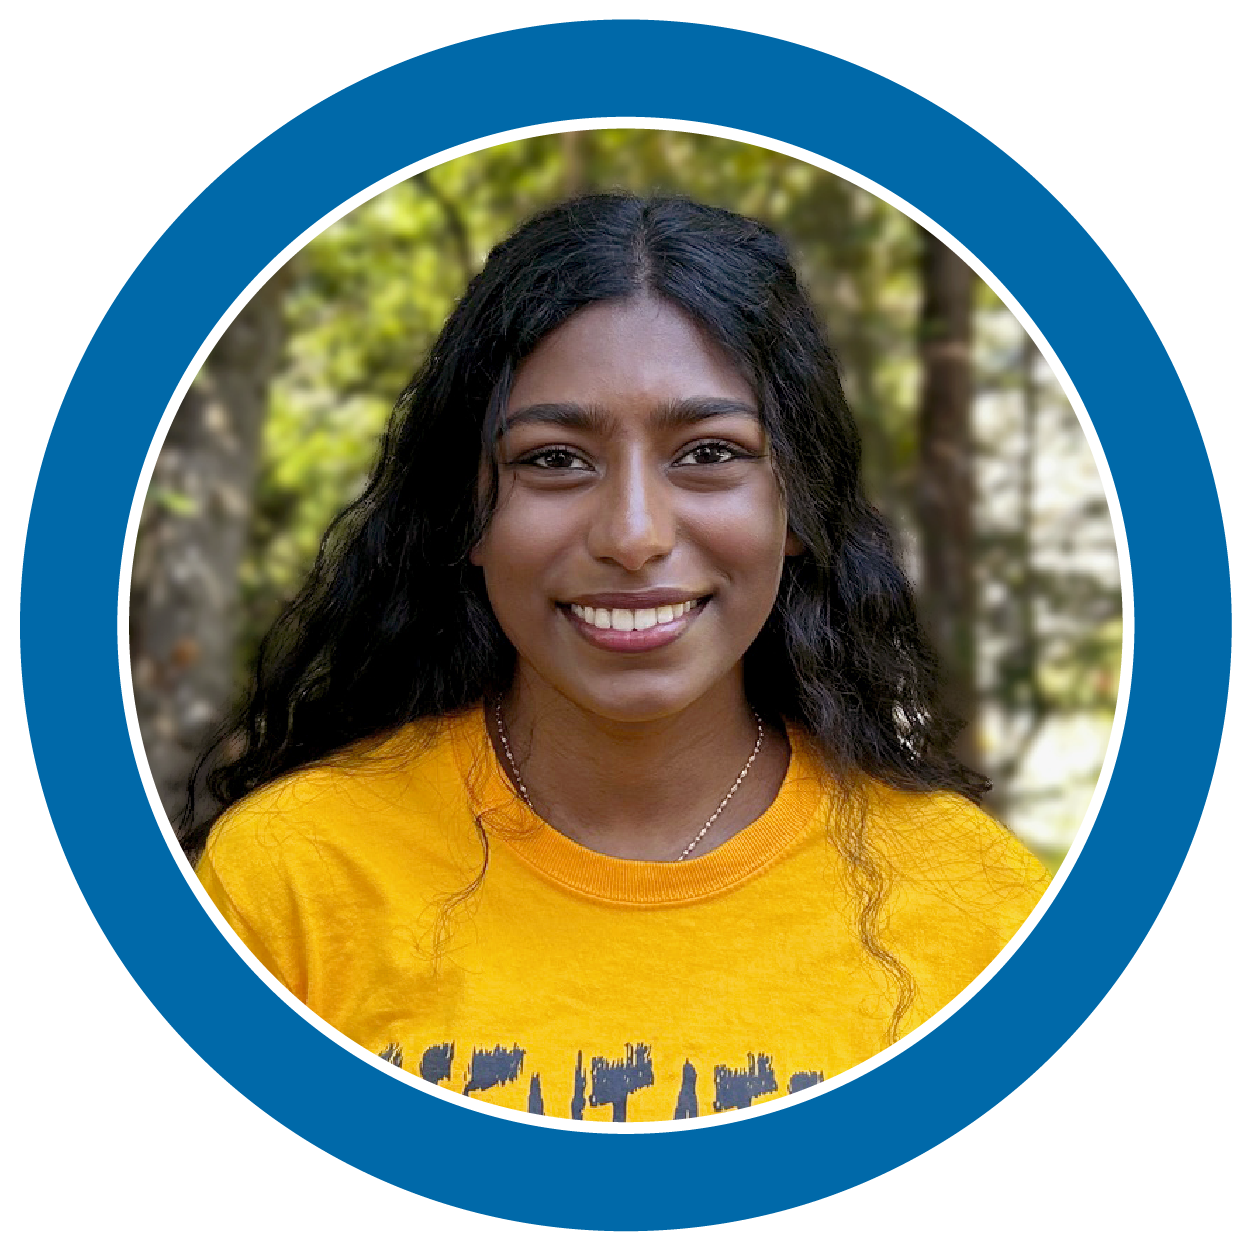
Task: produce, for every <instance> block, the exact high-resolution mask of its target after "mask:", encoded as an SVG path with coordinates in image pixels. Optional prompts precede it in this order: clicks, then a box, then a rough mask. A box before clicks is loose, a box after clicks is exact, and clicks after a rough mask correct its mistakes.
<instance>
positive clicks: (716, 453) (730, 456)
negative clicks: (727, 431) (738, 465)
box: [678, 443, 740, 465]
mask: <svg viewBox="0 0 1251 1250" xmlns="http://www.w3.org/2000/svg"><path fill="white" fill-rule="evenodd" d="M739 455H740V453H739V452H737V451H735V449H734V448H733V447H731V446H730V445H729V444H728V443H700V444H699V446H698V447H692V448H691V449H690V451H687V452H683V454H682V455H681V456H679V457H678V464H680V465H708V464H725V463H726V462H727V461H729V460H737V459H738V457H739Z"/></svg>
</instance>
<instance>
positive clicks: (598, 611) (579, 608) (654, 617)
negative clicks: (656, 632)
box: [569, 599, 698, 634]
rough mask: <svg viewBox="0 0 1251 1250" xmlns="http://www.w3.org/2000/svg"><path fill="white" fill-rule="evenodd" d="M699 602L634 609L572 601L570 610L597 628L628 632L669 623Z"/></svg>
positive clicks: (692, 600)
mask: <svg viewBox="0 0 1251 1250" xmlns="http://www.w3.org/2000/svg"><path fill="white" fill-rule="evenodd" d="M697 602H698V600H695V599H688V600H687V601H686V602H685V603H665V604H662V605H661V606H660V607H658V608H635V609H634V610H633V611H631V610H630V609H629V608H611V609H609V608H588V607H584V606H583V605H582V604H580V603H571V604H570V605H569V610H570V611H571V612H572V613H573V614H574V616H576V617H577V618H578V620H580V621H585V622H586V623H587V624H588V625H594V626H595V628H596V629H612V630H615V631H617V632H618V633H623V634H628V633H632V632H634V631H635V630H640V629H651V628H652V627H653V626H655V625H668V624H670V623H671V622H672V621H676V620H677V619H678V618H679V617H680V616H685V615H686V614H687V613H688V612H689V611H691V609H692V608H694V607H695V604H696V603H697Z"/></svg>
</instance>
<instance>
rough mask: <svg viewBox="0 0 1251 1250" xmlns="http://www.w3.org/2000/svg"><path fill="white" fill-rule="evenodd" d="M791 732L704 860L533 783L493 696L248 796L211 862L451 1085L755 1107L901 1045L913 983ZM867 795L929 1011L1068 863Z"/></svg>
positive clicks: (264, 930)
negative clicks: (545, 802)
mask: <svg viewBox="0 0 1251 1250" xmlns="http://www.w3.org/2000/svg"><path fill="white" fill-rule="evenodd" d="M791 739H792V753H791V762H790V767H789V769H788V771H787V774H786V778H785V780H784V782H783V784H782V787H781V789H780V791H779V793H778V795H777V798H776V799H775V800H774V802H773V804H772V805H771V806H770V808H769V809H768V811H766V812H765V813H764V815H763V816H761V817H760V818H759V819H758V820H757V821H755V822H754V823H753V824H751V825H749V826H748V827H747V828H746V829H743V830H742V831H741V832H739V833H738V834H736V835H735V836H734V837H732V838H730V839H729V840H728V841H727V842H726V843H724V844H723V845H722V846H720V847H718V848H716V849H715V850H713V851H711V852H710V853H708V854H707V855H704V856H701V857H698V858H696V859H692V860H688V861H686V862H684V863H652V862H641V861H633V860H621V859H614V858H611V857H609V856H605V855H600V854H597V853H596V852H593V851H590V850H587V849H586V848H585V847H582V846H580V845H578V844H576V843H574V842H572V841H571V840H569V839H568V838H565V837H564V836H562V835H561V834H559V833H557V832H556V831H555V830H554V829H552V828H550V827H549V826H547V825H545V824H543V823H542V822H541V821H539V819H538V818H537V817H536V816H535V815H534V814H533V813H531V812H530V810H529V809H528V808H526V807H525V806H524V805H523V804H522V803H521V801H520V800H519V799H518V798H517V797H516V796H515V795H514V793H513V792H512V790H511V788H510V787H509V786H508V784H507V781H506V779H505V777H504V775H503V774H502V772H501V771H500V768H499V765H498V763H497V762H496V760H495V756H494V753H493V751H492V748H491V745H490V741H489V738H488V736H487V732H486V726H485V722H484V718H483V713H482V709H481V708H480V707H479V708H475V709H473V710H472V711H468V712H465V713H461V714H459V715H457V716H454V717H451V718H449V719H447V720H446V721H442V722H436V723H433V724H429V723H427V724H420V725H414V726H410V727H408V728H406V729H404V730H402V731H400V732H399V733H398V734H396V735H395V736H394V737H392V738H391V739H390V740H389V741H387V742H386V743H385V744H383V745H382V746H381V747H375V748H373V749H371V750H369V751H361V750H358V751H356V752H354V753H350V754H348V755H347V756H345V757H343V758H341V759H340V760H338V761H336V762H334V763H328V764H323V765H320V766H317V767H313V768H309V769H306V770H303V771H301V772H299V773H296V774H293V775H292V776H290V777H287V778H284V779H282V780H279V781H277V782H275V783H273V784H272V785H269V786H267V787H265V788H264V789H262V790H260V791H258V792H256V793H255V794H252V795H250V796H249V797H248V798H246V799H244V800H243V801H242V802H240V803H238V804H236V805H235V806H234V807H232V808H231V809H230V810H229V811H228V812H227V813H226V814H225V815H224V816H223V817H222V818H221V819H220V820H219V821H218V823H217V825H216V826H215V828H214V830H213V833H212V835H211V837H210V839H209V842H208V846H207V849H206V850H205V853H204V856H203V858H202V859H201V861H200V865H199V869H198V873H199V877H200V880H201V881H202V882H203V884H204V887H205V889H206V890H207V892H208V894H209V896H210V897H211V898H212V900H213V902H214V903H215V904H216V905H217V907H218V908H220V910H221V912H222V914H223V915H224V916H225V918H226V920H227V921H228V922H229V923H230V925H231V926H232V927H233V928H234V930H235V931H236V932H237V933H238V934H239V936H240V937H241V938H242V940H243V941H244V942H245V943H246V944H247V946H248V948H249V949H250V950H251V951H252V952H253V953H254V954H255V955H256V957H257V958H258V959H259V960H260V961H261V962H262V963H263V964H264V965H265V967H266V968H268V969H269V971H270V972H271V973H273V975H274V976H275V977H277V978H278V980H279V981H281V982H282V984H283V985H285V986H286V987H287V988H288V989H289V990H290V991H291V992H292V993H293V994H295V995H296V996H297V997H298V998H299V999H301V1000H302V1001H303V1002H305V1003H306V1004H307V1005H308V1006H309V1007H310V1008H311V1009H312V1010H313V1011H314V1012H316V1013H317V1015H319V1016H321V1017H322V1019H324V1020H326V1021H327V1022H328V1023H330V1024H331V1025H333V1026H334V1027H335V1028H336V1029H338V1030H339V1031H340V1032H342V1033H344V1034H346V1035H347V1036H348V1037H349V1038H351V1039H352V1040H353V1041H355V1042H357V1043H359V1044H360V1045H361V1046H364V1047H366V1048H368V1049H369V1050H370V1051H372V1052H373V1053H374V1054H378V1055H382V1056H384V1057H386V1058H388V1059H390V1060H391V1062H393V1063H395V1064H397V1065H399V1066H402V1067H403V1068H404V1069H405V1070H406V1071H409V1072H412V1073H414V1074H416V1075H419V1076H421V1077H423V1078H425V1079H426V1080H428V1081H432V1082H435V1083H437V1084H439V1085H441V1086H443V1087H444V1088H445V1089H450V1090H454V1091H456V1092H458V1093H462V1094H467V1095H469V1096H470V1097H473V1098H480V1099H484V1100H487V1101H490V1102H493V1103H497V1104H499V1105H502V1106H506V1107H512V1108H515V1109H517V1110H521V1111H527V1110H528V1111H531V1112H534V1113H538V1114H543V1115H550V1116H565V1117H573V1118H574V1119H586V1120H608V1119H616V1120H631V1121H637V1120H663V1119H671V1118H685V1117H689V1116H695V1115H707V1114H709V1113H711V1112H716V1111H724V1110H728V1109H730V1108H736V1107H746V1106H750V1105H752V1104H753V1103H758V1102H760V1101H762V1100H764V1099H768V1098H773V1097H777V1096H780V1095H783V1094H786V1093H788V1092H793V1091H795V1090H797V1089H803V1088H805V1087H807V1086H809V1085H812V1084H815V1083H816V1082H818V1081H820V1080H823V1079H825V1078H827V1077H831V1076H834V1075H836V1074H837V1073H840V1072H844V1071H846V1070H847V1069H848V1068H851V1067H853V1066H854V1065H855V1064H857V1063H860V1062H861V1061H863V1060H865V1059H867V1058H869V1057H870V1056H872V1055H874V1054H875V1053H877V1052H878V1051H879V1050H880V1049H881V1048H882V1047H883V1045H884V1044H885V1040H886V1032H887V1028H888V1025H889V1021H890V1017H891V1014H892V1011H893V1010H894V1008H895V1005H896V1002H897V1001H898V988H897V985H896V983H895V982H893V981H892V980H891V979H890V978H889V977H888V976H887V975H886V974H885V973H884V971H883V968H882V965H881V963H880V962H878V961H876V960H874V959H873V958H872V957H871V956H870V955H869V954H868V952H867V951H866V949H865V946H864V944H863V943H862V941H861V938H860V936H859V930H858V922H859V913H860V910H861V909H860V904H859V902H858V901H857V900H856V896H855V894H854V887H853V885H852V883H851V882H850V880H849V877H848V873H847V871H846V868H845V859H844V857H843V856H842V855H840V854H839V852H838V851H837V850H836V849H835V847H834V845H833V842H832V840H831V838H830V836H829V828H830V822H831V819H832V815H831V813H832V812H833V811H834V810H835V809H836V805H835V804H834V803H833V801H832V799H831V790H830V787H829V785H828V783H827V782H826V780H825V779H824V778H823V775H822V773H821V770H820V768H819V767H818V766H817V765H816V763H815V760H814V758H813V756H812V754H811V753H810V751H808V750H807V749H806V748H805V746H804V743H803V740H802V736H801V735H799V734H797V733H795V732H794V731H792V733H791ZM867 797H868V805H867V818H866V824H865V835H866V838H867V841H868V843H869V844H870V845H871V846H873V847H874V848H875V849H876V852H877V854H878V856H879V858H880V859H881V860H883V861H884V862H886V863H888V864H889V866H890V891H889V894H888V897H887V902H886V905H885V907H884V909H883V912H882V925H881V929H880V934H881V941H882V944H883V945H884V946H885V947H886V948H887V949H888V950H889V951H890V952H891V953H892V954H893V955H894V956H895V957H896V958H897V959H899V960H900V961H901V962H902V963H903V964H904V965H905V966H906V967H907V968H908V970H909V972H910V973H911V975H912V977H913V979H914V980H915V982H916V988H917V995H916V999H915V1001H914V1003H913V1005H912V1007H911V1009H910V1010H909V1012H908V1014H907V1016H906V1018H905V1020H904V1025H903V1030H904V1031H905V1032H906V1031H907V1030H908V1029H911V1028H914V1027H916V1025H918V1024H919V1023H921V1022H922V1021H923V1020H925V1019H926V1018H928V1017H929V1016H930V1015H932V1014H933V1013H934V1012H935V1011H937V1010H938V1009H939V1008H940V1007H942V1006H943V1005H944V1004H945V1003H947V1002H949V1001H950V1000H951V999H952V998H953V997H955V995H957V994H958V993H959V992H960V991H961V990H962V989H964V988H965V986H967V985H968V984H969V983H970V982H971V981H972V980H973V979H974V978H975V977H976V976H977V975H978V973H980V972H981V971H982V970H983V969H984V968H985V967H986V965H987V964H988V963H990V961H991V960H992V959H993V958H994V957H995V955H996V954H998V952H999V951H1000V950H1001V949H1002V948H1003V946H1004V945H1005V944H1006V943H1007V941H1008V939H1009V938H1010V937H1011V936H1012V934H1013V933H1014V932H1015V931H1016V929H1017V928H1018V927H1019V926H1020V924H1021V923H1022V921H1023V920H1024V919H1025V918H1026V916H1027V915H1028V914H1029V912H1030V910H1031V909H1032V908H1033V906H1034V904H1035V903H1036V902H1037V901H1038V899H1039V897H1040V895H1041V894H1042V892H1043V890H1044V889H1045V888H1046V885H1047V880H1048V879H1047V874H1046V871H1045V869H1044V868H1043V867H1042V866H1041V865H1040V864H1039V863H1038V861H1037V860H1036V859H1034V857H1033V856H1032V855H1030V854H1029V852H1028V851H1027V850H1025V848H1024V847H1023V846H1022V845H1021V844H1020V843H1019V842H1017V841H1016V839H1015V838H1013V837H1012V836H1011V834H1009V833H1008V832H1007V831H1006V830H1005V829H1003V828H1002V827H1001V826H1000V825H998V824H996V823H995V821H993V820H992V819H991V818H990V817H988V816H986V815H984V814H983V813H982V812H981V811H979V810H978V809H977V808H976V807H975V806H974V805H972V804H970V803H968V802H967V801H966V800H964V799H961V798H958V797H955V796H953V795H950V794H930V795H917V794H905V793H902V792H899V791H895V790H892V789H889V788H888V787H885V786H882V785H878V784H876V783H873V784H870V785H869V786H868V789H867ZM475 821H476V822H477V823H475ZM480 829H481V832H480ZM483 838H485V842H486V845H487V847H488V848H489V862H488V864H487V867H486V871H485V873H483V874H482V877H481V881H480V883H479V884H478V885H477V887H476V888H474V889H472V890H471V891H469V892H468V893H466V891H467V887H470V886H472V885H473V883H474V882H475V880H476V879H477V878H478V874H479V872H480V870H481V869H482V865H483ZM436 952H437V958H436Z"/></svg>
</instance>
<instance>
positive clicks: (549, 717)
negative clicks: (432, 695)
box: [488, 668, 789, 860]
mask: <svg viewBox="0 0 1251 1250" xmlns="http://www.w3.org/2000/svg"><path fill="white" fill-rule="evenodd" d="M501 713H502V716H503V720H504V725H505V728H506V732H507V735H508V741H509V746H510V748H511V751H512V754H513V764H512V766H511V768H510V771H511V772H512V774H513V781H514V783H516V782H517V781H518V780H520V781H521V782H523V783H524V785H525V787H526V790H527V793H528V800H529V802H530V804H531V806H532V807H533V808H534V809H535V811H536V812H537V813H538V814H539V815H540V816H541V817H542V818H543V819H544V820H545V821H546V822H547V823H548V824H550V825H551V826H552V827H553V828H555V829H557V830H559V831H560V832H561V833H563V834H565V835H566V836H568V837H570V838H572V839H573V840H575V841H577V842H580V843H582V844H583V845H585V846H587V847H589V848H591V849H592V850H596V851H599V852H601V853H603V854H606V855H613V856H616V857H618V858H623V859H645V860H646V859H651V860H672V859H676V858H677V857H678V856H679V855H680V854H681V853H682V852H683V851H684V850H686V848H687V846H688V845H689V844H690V842H691V840H692V839H693V838H694V837H695V836H696V834H698V833H699V832H700V830H701V829H702V828H703V826H704V825H705V823H706V822H707V821H708V819H709V817H710V816H712V814H713V812H714V811H715V810H716V809H717V807H718V805H719V804H720V803H721V801H722V800H723V799H725V797H726V795H727V792H728V791H729V790H730V788H731V786H732V785H733V784H734V782H735V779H736V778H737V777H738V775H739V773H740V772H741V771H742V769H743V767H744V765H745V764H746V762H747V760H748V758H749V756H750V755H751V753H752V750H753V748H754V747H755V744H756V741H757V734H758V722H757V720H756V716H755V713H754V712H753V711H752V710H751V708H750V707H749V705H748V703H747V699H746V696H745V695H744V693H743V684H742V675H741V672H738V671H736V672H734V673H732V674H730V675H729V678H728V679H727V680H726V681H724V682H722V683H720V684H719V685H718V686H716V687H714V688H713V689H712V690H710V691H708V693H707V694H706V695H704V696H703V697H702V698H701V699H699V700H697V701H696V702H695V703H694V704H691V705H690V706H688V707H686V708H683V709H681V710H680V711H678V712H675V713H673V714H671V715H668V716H664V717H659V718H657V719H654V720H647V721H641V722H624V721H615V720H610V719H607V718H605V717H602V716H599V715H597V714H595V713H594V712H591V711H588V710H587V709H585V708H582V707H579V706H578V705H577V704H574V703H572V702H570V701H569V700H568V699H566V698H564V697H563V696H562V695H560V694H558V693H557V692H556V691H554V690H552V689H551V687H549V686H547V685H546V684H545V683H542V682H539V681H538V680H536V679H535V678H534V677H533V676H532V675H531V674H528V673H527V672H526V671H525V670H524V668H523V669H522V670H521V671H519V673H518V677H517V680H516V681H515V682H514V684H513V687H512V689H511V690H510V691H509V693H508V695H507V697H506V698H505V699H504V700H503V703H502V705H501ZM488 719H489V722H493V721H494V716H493V715H491V716H490V717H489V718H488ZM492 728H493V729H494V724H492ZM497 746H502V743H497ZM788 755H789V752H788V750H787V747H786V743H785V738H784V737H783V736H781V735H777V734H770V733H766V736H765V740H764V745H763V747H762V750H761V752H760V755H759V757H758V758H757V759H756V760H755V762H754V763H753V765H752V768H751V770H750V772H749V774H748V776H747V778H745V779H744V781H743V783H742V785H741V786H740V787H739V789H738V790H736V791H735V793H734V795H733V797H732V798H731V800H730V801H729V802H728V803H727V804H726V806H725V808H724V810H723V811H722V812H721V814H720V815H719V816H718V817H717V819H716V821H715V822H714V823H713V825H712V826H711V828H710V829H709V830H708V832H707V833H706V834H705V835H704V837H702V838H701V839H700V841H699V843H698V845H697V847H696V848H695V850H693V851H692V852H691V855H692V857H694V856H696V855H698V854H705V853H707V852H708V851H710V850H713V849H715V848H716V847H717V846H719V845H720V844H721V843H722V842H724V841H725V840H726V839H727V838H729V837H730V836H732V835H733V834H734V833H737V832H738V831H739V830H740V829H742V828H744V827H745V826H746V825H747V824H749V823H750V822H751V821H752V820H754V819H755V818H756V817H757V816H759V815H760V814H761V813H762V812H763V811H764V810H765V809H766V808H767V807H768V805H769V803H770V802H771V801H772V800H773V798H774V796H775V795H776V793H777V790H778V787H779V785H780V784H781V780H782V776H783V775H784V774H785V771H786V763H787V760H788ZM779 765H780V766H779ZM505 767H509V765H507V763H506V764H505Z"/></svg>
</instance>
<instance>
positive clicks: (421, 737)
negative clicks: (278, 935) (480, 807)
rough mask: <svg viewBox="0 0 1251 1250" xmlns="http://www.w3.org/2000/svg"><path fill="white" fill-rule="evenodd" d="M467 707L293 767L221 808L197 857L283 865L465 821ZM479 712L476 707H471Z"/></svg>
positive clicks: (203, 865) (239, 865)
mask: <svg viewBox="0 0 1251 1250" xmlns="http://www.w3.org/2000/svg"><path fill="white" fill-rule="evenodd" d="M473 715H474V713H473V712H472V711H470V712H462V713H458V714H455V715H453V716H448V717H443V718H439V719H431V720H424V721H418V722H414V723H413V724H410V725H406V726H404V727H402V728H401V729H400V730H398V731H396V732H395V733H392V734H390V735H388V736H386V737H384V738H379V739H373V740H370V741H368V742H363V743H358V744H356V745H354V746H352V747H349V748H347V749H345V750H344V751H341V752H339V753H338V754H336V755H335V756H333V757H331V758H329V759H326V760H324V761H321V762H319V763H317V764H313V765H310V766H308V767H305V768H302V769H299V770H297V771H296V772H293V773H290V774H288V775H287V776H285V777H281V778H279V779H278V780H277V781H274V782H271V783H270V784H268V785H266V786H262V787H261V788H260V789H258V790H256V791H254V792H253V793H252V794H249V795H248V796H247V797H245V798H243V799H241V800H240V801H239V802H237V803H235V804H234V805H232V806H231V807H230V808H228V809H227V810H226V811H225V812H224V813H223V814H222V816H221V817H219V819H218V820H217V822H216V824H215V825H214V826H213V829H212V832H211V833H210V834H209V838H208V842H207V844H206V846H205V850H204V854H203V856H202V858H201V860H200V867H199V875H200V876H201V879H202V880H203V879H204V878H205V876H206V875H207V874H208V873H210V872H217V873H223V872H229V873H232V874H238V873H247V874H249V875H251V874H254V873H256V872H259V871H264V870H267V869H272V867H273V866H274V864H275V863H279V862H280V863H282V864H283V865H284V866H285V869H286V871H288V872H289V871H291V869H292V866H293V865H294V864H296V863H299V862H300V861H301V860H302V859H308V860H318V861H321V862H323V863H324V861H325V860H326V857H327V854H328V853H333V852H335V851H339V852H344V851H346V850H348V849H350V848H355V849H356V850H357V851H359V852H360V853H366V854H367V853H369V848H370V845H371V844H372V843H379V844H380V845H385V844H387V843H388V841H389V842H391V843H392V844H393V843H394V838H395V832H396V830H397V829H400V830H402V831H403V833H404V834H405V838H404V840H405V841H410V842H411V841H412V840H413V839H421V838H422V837H423V836H425V835H427V834H428V833H429V832H430V831H431V830H441V829H446V828H448V827H450V826H455V825H457V824H459V823H463V822H464V821H465V819H466V813H467V804H466V791H465V776H466V772H467V770H469V769H471V768H472V767H473V756H474V752H475V747H474V744H473V741H472V736H473V732H474V730H473ZM478 718H479V719H480V712H479V713H478Z"/></svg>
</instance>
